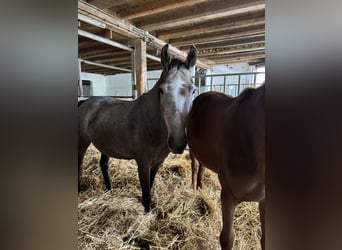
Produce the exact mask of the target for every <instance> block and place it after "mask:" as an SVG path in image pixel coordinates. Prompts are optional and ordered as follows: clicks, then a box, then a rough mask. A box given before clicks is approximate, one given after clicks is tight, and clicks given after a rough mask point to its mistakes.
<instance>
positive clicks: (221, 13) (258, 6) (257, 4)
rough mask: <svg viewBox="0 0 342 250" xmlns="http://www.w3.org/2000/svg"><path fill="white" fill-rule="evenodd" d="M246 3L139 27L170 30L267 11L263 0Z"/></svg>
mask: <svg viewBox="0 0 342 250" xmlns="http://www.w3.org/2000/svg"><path fill="white" fill-rule="evenodd" d="M237 2H238V4H237ZM244 2H245V3H243V4H240V3H239V1H224V2H222V3H221V4H219V5H213V7H212V8H211V9H206V11H205V13H204V12H203V10H202V9H200V11H198V13H196V14H193V15H191V12H189V14H182V17H179V18H173V19H171V20H167V21H160V22H156V21H155V20H153V22H152V23H150V24H143V23H142V24H141V25H139V26H140V27H141V28H143V29H144V30H149V31H151V30H153V31H155V30H162V29H170V28H174V27H176V26H186V25H193V24H195V23H199V22H202V23H203V22H206V21H209V20H213V19H216V18H223V17H228V16H233V15H238V14H244V13H248V12H252V11H258V10H264V9H265V3H264V1H262V0H256V1H255V0H249V1H244Z"/></svg>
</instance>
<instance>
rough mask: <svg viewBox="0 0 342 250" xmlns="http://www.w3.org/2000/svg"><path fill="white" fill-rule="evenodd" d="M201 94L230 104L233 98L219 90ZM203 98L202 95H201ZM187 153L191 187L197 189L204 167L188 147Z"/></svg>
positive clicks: (200, 186)
mask: <svg viewBox="0 0 342 250" xmlns="http://www.w3.org/2000/svg"><path fill="white" fill-rule="evenodd" d="M209 95H210V97H209ZM201 96H207V97H206V98H212V99H213V100H214V101H218V102H220V101H223V102H224V105H230V103H232V102H233V100H234V98H233V97H232V96H230V95H225V94H223V93H221V92H215V91H210V92H206V93H203V94H202V95H201ZM201 98H203V97H201ZM203 133H205V131H203ZM189 155H190V159H191V172H192V182H191V185H192V188H194V189H199V188H202V187H203V176H204V172H205V169H206V167H205V166H204V165H203V164H202V163H201V162H199V160H198V159H196V158H195V156H194V154H193V153H192V151H191V149H189Z"/></svg>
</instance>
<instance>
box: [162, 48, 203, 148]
mask: <svg viewBox="0 0 342 250" xmlns="http://www.w3.org/2000/svg"><path fill="white" fill-rule="evenodd" d="M168 49H169V45H168V44H166V45H165V46H164V47H163V49H162V51H161V64H162V66H163V73H162V77H161V81H160V84H159V101H160V107H161V112H162V116H163V118H164V121H165V124H166V127H167V130H168V136H167V145H168V147H169V148H170V150H171V152H172V153H175V154H181V153H183V151H184V149H185V147H186V143H187V142H186V137H185V118H186V117H187V115H188V113H189V111H190V108H191V104H192V100H193V97H194V93H195V91H196V87H195V85H194V83H193V81H192V69H193V67H194V66H195V63H196V60H197V49H196V48H195V46H191V48H190V50H189V53H188V55H187V58H186V60H185V61H184V62H182V61H180V60H178V59H176V58H173V59H171V56H170V54H169V52H168Z"/></svg>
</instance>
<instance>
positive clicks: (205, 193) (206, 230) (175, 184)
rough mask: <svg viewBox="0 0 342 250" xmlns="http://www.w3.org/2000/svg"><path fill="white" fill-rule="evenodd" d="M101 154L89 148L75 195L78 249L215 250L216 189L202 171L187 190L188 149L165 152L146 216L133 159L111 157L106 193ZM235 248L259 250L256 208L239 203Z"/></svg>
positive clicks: (217, 221)
mask: <svg viewBox="0 0 342 250" xmlns="http://www.w3.org/2000/svg"><path fill="white" fill-rule="evenodd" d="M99 158H100V153H99V152H98V151H97V150H96V148H95V147H94V146H93V145H91V146H90V147H89V149H88V151H87V154H86V156H85V158H84V162H83V166H84V167H83V173H82V179H81V186H82V190H84V191H82V192H81V193H79V195H78V249H118V250H123V249H125V250H126V249H127V250H128V249H130V250H131V249H165V250H166V249H167V250H169V249H172V250H173V249H174V250H175V249H182V250H196V249H200V250H202V249H208V250H209V249H212V250H216V249H220V246H219V234H220V231H221V223H222V221H221V203H220V191H221V187H220V184H219V181H218V179H217V175H216V174H215V173H213V172H212V171H210V170H207V171H206V173H205V176H204V188H203V189H202V190H199V191H198V190H194V189H192V188H191V165H190V163H191V161H190V158H189V153H188V151H185V152H184V154H182V155H174V154H170V155H169V156H168V158H167V159H166V160H165V162H164V164H163V166H162V167H161V169H160V170H159V172H158V173H157V176H156V179H155V183H154V185H153V188H152V211H151V212H150V213H145V212H144V209H143V206H142V204H141V202H140V200H141V188H140V183H139V179H138V172H137V165H136V163H135V161H134V160H129V161H128V160H118V159H113V158H111V159H110V167H109V168H110V177H111V180H112V184H113V190H112V191H110V192H105V188H104V184H103V178H102V174H101V170H100V167H99ZM234 229H235V242H234V249H236V250H237V249H244V250H247V249H248V250H250V249H261V247H260V234H261V231H260V222H259V212H258V204H257V203H255V202H244V203H241V204H240V205H239V206H238V207H237V209H236V212H235V217H234Z"/></svg>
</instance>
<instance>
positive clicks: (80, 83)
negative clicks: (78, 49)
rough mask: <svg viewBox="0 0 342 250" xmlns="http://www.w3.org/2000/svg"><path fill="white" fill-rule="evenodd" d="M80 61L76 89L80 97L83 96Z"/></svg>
mask: <svg viewBox="0 0 342 250" xmlns="http://www.w3.org/2000/svg"><path fill="white" fill-rule="evenodd" d="M81 72H82V70H81V60H78V88H79V91H80V92H79V93H80V96H83V85H82V77H81Z"/></svg>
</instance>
